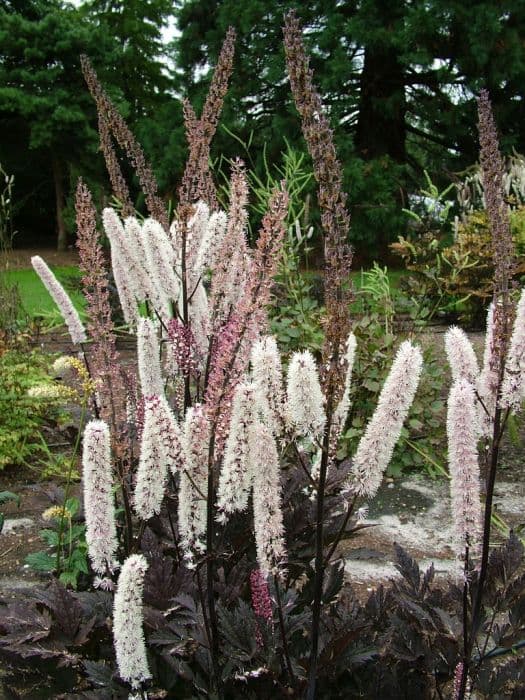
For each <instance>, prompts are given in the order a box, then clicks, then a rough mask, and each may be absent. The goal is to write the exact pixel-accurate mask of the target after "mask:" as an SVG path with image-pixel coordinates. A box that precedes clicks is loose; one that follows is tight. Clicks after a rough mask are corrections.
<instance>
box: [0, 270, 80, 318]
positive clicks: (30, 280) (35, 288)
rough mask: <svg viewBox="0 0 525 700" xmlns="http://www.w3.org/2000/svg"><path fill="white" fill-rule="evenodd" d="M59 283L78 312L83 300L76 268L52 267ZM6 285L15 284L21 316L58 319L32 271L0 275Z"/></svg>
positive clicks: (42, 286)
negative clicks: (20, 303)
mask: <svg viewBox="0 0 525 700" xmlns="http://www.w3.org/2000/svg"><path fill="white" fill-rule="evenodd" d="M51 269H52V270H53V272H54V273H55V275H56V277H57V279H58V280H59V282H60V283H61V284H62V285H63V286H64V288H65V290H66V291H67V293H68V294H69V296H70V297H71V300H72V301H73V304H74V305H75V307H76V309H77V310H78V311H79V312H82V311H83V309H84V306H85V302H84V298H83V297H82V294H81V293H80V291H79V289H78V286H77V285H78V283H79V281H80V277H81V273H80V270H79V269H78V267H73V266H70V267H52V268H51ZM1 274H2V275H3V276H4V279H5V280H6V281H7V283H8V284H9V283H11V284H16V285H17V287H18V292H19V294H20V299H21V301H22V307H23V308H22V315H23V316H26V315H27V316H30V317H34V316H46V317H50V320H52V319H53V318H54V317H55V316H56V317H57V320H58V319H59V318H60V312H59V310H58V308H57V305H56V304H55V302H54V301H53V299H52V298H51V296H50V295H49V292H48V291H47V289H46V288H45V287H44V285H43V284H42V282H41V281H40V277H39V276H38V275H37V274H36V272H35V271H34V270H33V269H28V270H8V271H7V272H2V273H1Z"/></svg>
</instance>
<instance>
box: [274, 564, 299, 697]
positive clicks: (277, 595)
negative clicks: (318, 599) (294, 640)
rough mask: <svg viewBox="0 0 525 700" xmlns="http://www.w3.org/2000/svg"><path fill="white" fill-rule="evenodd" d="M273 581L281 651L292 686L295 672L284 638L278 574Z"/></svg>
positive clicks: (284, 631) (286, 641)
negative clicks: (281, 645)
mask: <svg viewBox="0 0 525 700" xmlns="http://www.w3.org/2000/svg"><path fill="white" fill-rule="evenodd" d="M273 583H274V586H275V598H276V601H277V616H278V618H279V631H280V633H281V641H282V643H283V653H284V659H285V661H286V669H287V671H288V675H289V676H290V683H291V684H292V687H294V686H295V674H294V672H293V666H292V662H291V660H290V652H289V650H288V640H287V639H286V630H285V628H284V615H283V604H282V601H281V592H280V590H279V577H278V576H274V577H273Z"/></svg>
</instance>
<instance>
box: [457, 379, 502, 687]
mask: <svg viewBox="0 0 525 700" xmlns="http://www.w3.org/2000/svg"><path fill="white" fill-rule="evenodd" d="M500 384H501V382H500ZM501 437H502V410H501V409H500V408H496V412H495V415H494V430H493V435H492V448H491V451H490V457H489V470H488V474H487V490H486V497H485V512H484V521H483V543H482V549H481V564H480V569H479V576H478V584H477V586H476V595H475V598H474V602H473V605H472V618H471V624H470V630H468V629H467V630H466V640H465V660H464V663H463V671H462V674H461V679H460V685H459V690H458V694H457V698H456V700H463V699H464V697H465V693H466V689H467V679H468V669H469V666H470V662H471V657H472V650H473V648H474V643H475V641H476V634H477V632H478V629H479V625H480V622H481V620H480V612H481V604H482V602H483V594H484V588H485V583H486V580H487V568H488V563H489V548H490V531H491V524H492V504H493V500H494V486H495V484H496V473H497V469H498V461H499V447H500V442H501ZM465 585H466V584H465ZM466 604H467V603H466V601H464V607H465V608H466ZM464 614H465V611H464Z"/></svg>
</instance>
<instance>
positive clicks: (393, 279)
mask: <svg viewBox="0 0 525 700" xmlns="http://www.w3.org/2000/svg"><path fill="white" fill-rule="evenodd" d="M51 269H52V270H53V272H54V273H55V275H56V276H57V278H58V280H59V281H60V282H61V283H62V285H63V286H64V287H65V289H66V291H67V292H68V294H69V296H70V297H71V299H72V301H73V304H74V305H75V307H76V309H77V310H78V311H79V312H80V313H81V314H82V312H83V310H84V307H85V301H84V298H83V296H82V294H81V293H80V291H79V281H80V277H81V273H80V271H79V269H78V267H75V266H53V267H52V268H51ZM1 274H2V275H4V277H5V279H6V280H7V282H8V283H11V284H16V285H17V286H18V291H19V294H20V299H21V301H22V307H23V309H22V316H23V317H25V316H29V317H35V316H44V317H46V319H47V320H48V322H49V323H50V324H51V325H59V324H60V322H61V321H60V318H61V317H60V312H59V311H58V308H57V306H56V304H55V302H54V301H53V299H52V298H51V296H50V295H49V293H48V291H47V290H46V288H45V287H44V285H43V284H42V282H41V281H40V278H39V277H38V275H37V274H36V272H35V271H34V270H33V269H24V270H8V271H7V272H3V273H1ZM302 274H303V275H304V276H305V277H306V278H307V279H308V278H313V277H317V278H318V276H319V273H318V272H317V271H308V272H306V271H305V272H302ZM362 274H363V270H355V271H353V272H351V274H350V278H351V280H352V282H353V285H354V289H355V291H358V290H359V289H360V288H361V285H362V282H363V277H362ZM406 275H407V272H406V271H405V270H390V269H389V270H388V279H389V282H390V286H391V289H392V290H396V289H398V288H399V283H400V280H401V279H402V278H403V277H404V276H406Z"/></svg>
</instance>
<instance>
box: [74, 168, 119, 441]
mask: <svg viewBox="0 0 525 700" xmlns="http://www.w3.org/2000/svg"><path fill="white" fill-rule="evenodd" d="M75 210H76V223H77V246H78V252H79V258H80V270H81V272H82V287H83V291H84V297H85V298H86V301H87V308H86V313H87V318H88V320H87V330H88V332H89V336H90V338H91V340H92V345H91V352H90V356H89V364H90V368H91V371H92V374H93V376H94V377H96V381H97V389H98V395H99V397H100V401H99V403H100V406H99V408H100V417H101V418H103V419H104V420H105V421H107V422H111V424H112V425H113V426H114V428H116V425H117V424H119V423H121V422H122V421H123V419H124V405H123V400H122V396H123V395H124V387H123V382H122V376H121V373H120V371H119V359H120V358H119V354H118V352H117V348H116V338H115V332H114V327H113V321H112V319H111V306H110V303H109V289H108V281H107V271H106V269H105V262H104V253H103V251H102V247H101V245H100V243H99V241H98V235H97V225H96V212H95V208H94V206H93V201H92V198H91V193H90V192H89V190H88V188H87V187H86V185H85V184H84V183H83V182H82V180H81V179H79V181H78V184H77V191H76V198H75Z"/></svg>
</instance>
